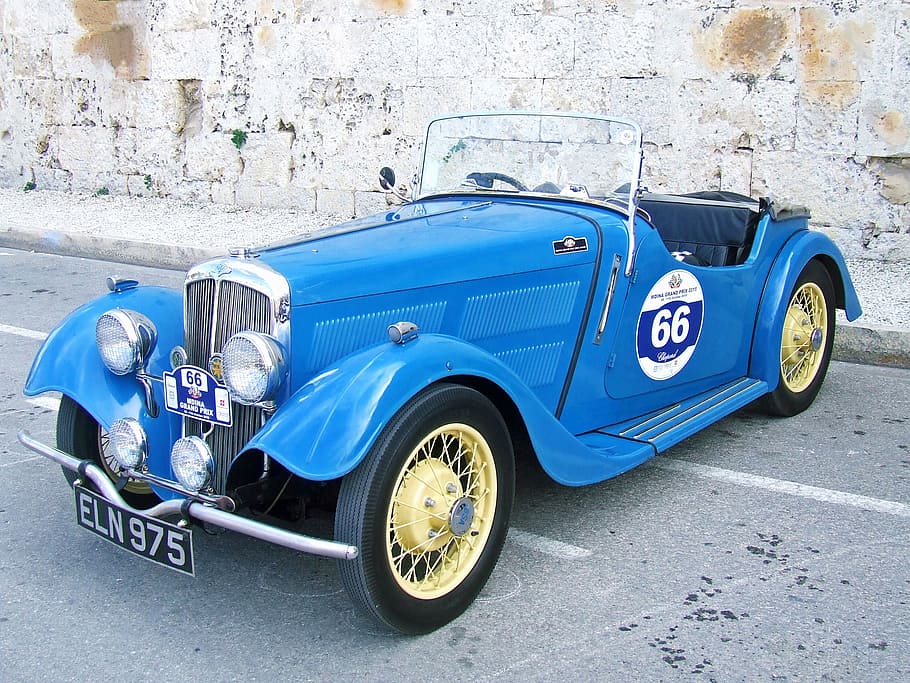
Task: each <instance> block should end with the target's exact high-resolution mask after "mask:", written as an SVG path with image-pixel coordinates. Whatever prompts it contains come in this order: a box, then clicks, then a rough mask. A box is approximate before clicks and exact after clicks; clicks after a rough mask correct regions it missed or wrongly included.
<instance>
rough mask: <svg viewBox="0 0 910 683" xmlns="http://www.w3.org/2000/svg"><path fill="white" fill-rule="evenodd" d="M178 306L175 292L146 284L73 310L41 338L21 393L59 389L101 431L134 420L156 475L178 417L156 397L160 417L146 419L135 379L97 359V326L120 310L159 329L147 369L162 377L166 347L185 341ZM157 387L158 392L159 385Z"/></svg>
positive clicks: (164, 368)
mask: <svg viewBox="0 0 910 683" xmlns="http://www.w3.org/2000/svg"><path fill="white" fill-rule="evenodd" d="M182 306H183V304H182V299H181V295H180V293H179V292H176V291H174V290H171V289H165V288H163V287H151V286H149V287H137V288H135V289H130V290H126V291H123V292H112V293H110V294H108V295H106V296H103V297H100V298H98V299H95V300H94V301H90V302H89V303H87V304H85V305H84V306H81V307H79V308H77V309H76V310H75V311H73V312H72V313H71V314H70V315H68V316H67V317H66V318H64V320H63V321H62V322H61V323H60V324H59V325H58V326H57V327H56V328H55V329H54V330H53V331H52V332H51V333H50V334H49V335H48V337H47V339H45V340H44V343H43V344H42V345H41V348H40V349H39V350H38V354H37V356H35V360H34V361H33V362H32V367H31V370H30V371H29V373H28V378H27V379H26V380H25V388H24V389H23V393H25V395H26V396H34V395H36V394H41V393H44V392H47V391H59V392H60V393H62V394H66V395H67V396H69V397H70V398H72V399H73V400H74V401H76V402H77V403H79V404H80V405H81V406H82V407H83V408H85V410H87V411H88V412H89V414H91V415H92V417H94V418H95V420H96V421H97V422H98V423H99V424H101V425H102V426H103V427H105V428H108V427H110V425H111V423H112V422H113V421H114V420H116V419H117V418H120V417H133V418H136V419H138V420H139V422H140V424H141V425H142V427H143V429H145V431H146V434H147V435H148V438H149V451H150V452H149V460H150V463H149V464H150V466H152V468H153V470H154V471H161V470H158V469H156V466H155V465H156V462H157V461H158V459H159V458H161V457H165V458H166V457H168V453H169V451H170V441H171V434H172V432H173V430H174V429H176V430H177V432H176V433H178V434H179V430H180V418H179V417H177V416H174V415H172V414H171V413H168V412H167V411H165V410H164V409H163V404H162V401H161V397H160V395H159V396H158V401H159V407H160V411H159V417H158V418H157V419H152V418H151V417H150V416H149V414H148V412H147V411H146V406H145V393H144V391H143V388H142V385H141V384H140V383H139V381H138V380H137V379H136V378H135V377H134V376H133V375H123V376H119V375H115V374H114V373H112V372H111V371H110V370H108V369H107V367H106V366H105V365H104V362H103V361H102V360H101V356H100V354H99V353H98V347H97V346H96V344H95V323H96V322H97V320H98V318H99V317H100V316H101V315H102V314H103V313H105V312H106V311H109V310H110V309H112V308H118V307H119V308H129V309H131V310H134V311H138V312H139V313H142V314H143V315H145V316H146V317H147V318H148V319H149V320H151V321H152V322H153V323H154V325H155V327H156V329H157V331H158V342H157V344H156V345H155V348H154V349H153V350H152V352H151V354H150V356H149V360H148V363H147V368H148V371H149V373H150V374H154V375H160V374H161V373H162V372H163V371H165V370H170V365H169V361H168V356H169V351H170V349H171V348H173V347H174V346H175V345H177V344H181V343H183V340H182V335H183V308H182ZM155 385H156V388H157V389H160V386H158V385H159V383H157V382H156V383H155ZM159 393H160V392H159ZM162 451H163V453H164V455H163V456H162V455H161V452H162ZM165 467H166V466H165Z"/></svg>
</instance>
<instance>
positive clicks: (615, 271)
mask: <svg viewBox="0 0 910 683" xmlns="http://www.w3.org/2000/svg"><path fill="white" fill-rule="evenodd" d="M621 263H622V256H620V255H619V254H613V268H612V269H611V270H610V284H609V285H608V286H607V298H606V300H605V301H604V308H603V311H602V312H601V314H600V322H599V323H598V324H597V334H596V335H594V343H595V344H600V342H601V341H603V336H604V330H605V329H606V328H607V316H608V315H609V314H610V305H611V304H612V303H613V295H614V294H615V293H616V279H617V277H618V276H619V266H620V264H621Z"/></svg>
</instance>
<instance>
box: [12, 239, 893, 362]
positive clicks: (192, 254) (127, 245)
mask: <svg viewBox="0 0 910 683" xmlns="http://www.w3.org/2000/svg"><path fill="white" fill-rule="evenodd" d="M0 246H2V247H9V248H11V249H21V250H23V251H38V252H41V253H46V254H60V255H62V256H80V257H83V258H92V259H100V260H102V261H113V262H116V263H128V264H132V265H137V266H151V267H155V268H167V269H170V270H187V269H189V268H190V266H192V265H194V264H196V263H199V262H200V261H204V260H206V259H210V258H214V257H216V256H223V255H225V251H224V250H222V249H214V248H210V247H189V246H184V245H177V244H157V243H152V242H137V241H135V240H125V239H117V238H110V237H100V236H95V235H86V234H82V233H66V232H61V231H59V230H28V229H22V228H12V229H10V230H7V231H4V232H0ZM860 320H862V319H860ZM832 358H833V359H834V360H840V361H845V362H848V363H864V364H867V365H887V366H891V367H899V368H910V330H905V329H902V328H897V327H875V326H864V325H862V324H856V323H840V324H838V326H837V332H836V336H835V338H834V349H833V351H832Z"/></svg>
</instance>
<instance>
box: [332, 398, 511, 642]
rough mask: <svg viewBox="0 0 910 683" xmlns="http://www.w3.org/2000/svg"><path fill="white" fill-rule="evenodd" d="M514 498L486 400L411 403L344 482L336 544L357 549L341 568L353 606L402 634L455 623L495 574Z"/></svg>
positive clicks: (497, 426) (501, 426)
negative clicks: (355, 553) (340, 542)
mask: <svg viewBox="0 0 910 683" xmlns="http://www.w3.org/2000/svg"><path fill="white" fill-rule="evenodd" d="M514 491H515V466H514V462H513V454H512V445H511V441H510V439H509V433H508V430H507V428H506V425H505V423H504V422H503V420H502V417H501V416H500V415H499V413H498V411H497V410H496V408H495V407H494V406H493V404H492V403H491V402H490V401H489V400H488V399H487V398H486V397H485V396H483V395H482V394H480V393H478V392H476V391H474V390H472V389H469V388H466V387H461V386H455V385H444V384H443V385H437V386H434V387H431V388H429V389H427V390H426V391H424V392H423V393H421V394H419V395H417V396H416V397H415V398H414V399H412V400H411V401H410V402H409V403H408V404H407V405H406V406H405V407H404V408H403V409H402V410H401V411H400V412H399V413H398V415H397V416H396V417H395V418H393V420H392V421H391V422H390V424H389V425H388V426H387V427H386V429H385V430H384V431H383V433H382V435H381V436H380V438H379V439H378V440H377V442H376V444H375V445H374V446H373V448H372V449H371V450H370V453H369V454H368V455H367V457H366V459H365V460H364V461H363V462H362V463H361V464H360V465H359V466H358V468H357V469H355V470H354V471H353V472H351V473H350V474H349V475H347V476H346V477H345V478H344V480H343V481H342V485H341V492H340V494H339V499H338V510H337V514H336V521H335V537H336V539H337V540H340V541H343V542H346V543H351V544H354V545H356V546H357V547H358V548H359V549H360V553H359V555H358V557H357V558H356V559H355V560H341V561H339V569H340V572H341V578H342V582H343V583H344V585H345V588H346V589H347V591H348V593H349V594H350V596H351V598H352V600H353V601H354V603H355V604H356V605H357V606H358V607H359V608H360V609H361V610H362V611H363V612H364V613H365V614H367V615H368V616H369V617H371V618H373V619H374V620H376V621H377V622H379V623H380V624H382V625H384V626H386V627H389V628H392V629H395V630H398V631H402V632H405V633H427V632H429V631H432V630H434V629H437V628H439V627H440V626H443V625H444V624H446V623H448V622H449V621H451V620H452V619H454V618H455V617H457V616H458V615H460V614H461V613H462V612H464V610H465V609H467V608H468V606H469V605H470V604H471V602H473V600H474V598H475V597H476V596H477V594H478V593H479V592H480V590H481V589H482V588H483V586H484V584H485V583H486V581H487V579H488V578H489V576H490V573H491V572H492V570H493V567H494V566H495V565H496V561H497V559H498V558H499V553H500V551H501V549H502V545H503V543H504V541H505V538H506V532H507V531H508V521H509V514H510V512H511V508H512V499H513V497H514Z"/></svg>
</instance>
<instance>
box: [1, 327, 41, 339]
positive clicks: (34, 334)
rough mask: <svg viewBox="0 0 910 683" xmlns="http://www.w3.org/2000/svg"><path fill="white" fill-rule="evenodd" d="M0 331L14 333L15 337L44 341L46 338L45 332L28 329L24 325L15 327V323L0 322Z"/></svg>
mask: <svg viewBox="0 0 910 683" xmlns="http://www.w3.org/2000/svg"><path fill="white" fill-rule="evenodd" d="M0 332H5V333H6V334H15V335H16V336H17V337H28V338H29V339H37V340H38V341H44V340H45V339H47V334H46V333H45V332H38V331H37V330H28V329H26V328H24V327H16V326H15V325H4V324H3V323H0Z"/></svg>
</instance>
